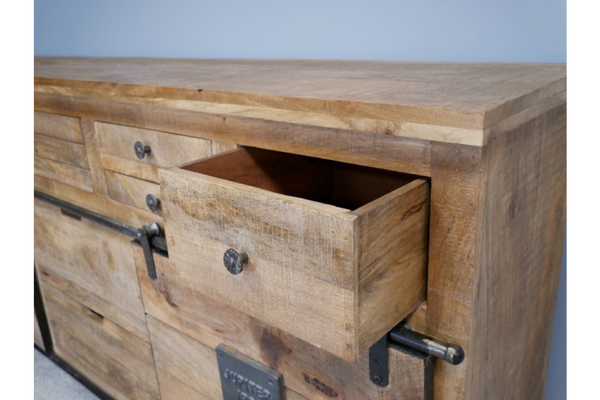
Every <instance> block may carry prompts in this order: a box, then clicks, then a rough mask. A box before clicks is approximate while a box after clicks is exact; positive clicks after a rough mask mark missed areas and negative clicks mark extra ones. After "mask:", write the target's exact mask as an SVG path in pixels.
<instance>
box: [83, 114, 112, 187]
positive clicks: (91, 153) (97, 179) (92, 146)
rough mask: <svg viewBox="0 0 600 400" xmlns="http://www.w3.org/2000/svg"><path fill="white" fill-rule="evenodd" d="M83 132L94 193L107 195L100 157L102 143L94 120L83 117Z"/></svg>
mask: <svg viewBox="0 0 600 400" xmlns="http://www.w3.org/2000/svg"><path fill="white" fill-rule="evenodd" d="M80 123H81V132H82V133H83V139H84V141H85V150H86V152H87V158H88V160H89V163H90V172H91V178H92V186H93V187H94V193H97V194H99V195H100V196H107V189H106V178H105V177H104V169H103V167H102V160H101V158H100V156H101V155H100V143H99V138H98V133H97V132H96V127H95V124H94V121H93V120H91V119H87V118H81V120H80Z"/></svg>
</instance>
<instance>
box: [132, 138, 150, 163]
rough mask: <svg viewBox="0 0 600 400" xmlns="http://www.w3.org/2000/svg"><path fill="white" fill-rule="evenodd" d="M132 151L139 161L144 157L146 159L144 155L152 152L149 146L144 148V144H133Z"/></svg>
mask: <svg viewBox="0 0 600 400" xmlns="http://www.w3.org/2000/svg"><path fill="white" fill-rule="evenodd" d="M133 149H134V150H135V155H136V156H137V158H139V159H140V160H142V159H143V158H144V157H146V154H149V153H150V152H151V151H152V149H151V148H150V146H144V143H142V142H135V144H134V145H133Z"/></svg>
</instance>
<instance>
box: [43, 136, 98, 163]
mask: <svg viewBox="0 0 600 400" xmlns="http://www.w3.org/2000/svg"><path fill="white" fill-rule="evenodd" d="M33 143H34V155H35V156H36V157H42V158H48V159H50V160H54V161H58V162H61V163H64V164H69V165H73V166H75V167H79V168H85V169H89V168H90V165H89V163H88V158H87V154H86V151H85V146H84V145H83V144H79V143H73V142H68V141H66V140H60V139H54V138H52V137H49V136H44V135H39V134H37V133H36V134H35V135H34V139H33Z"/></svg>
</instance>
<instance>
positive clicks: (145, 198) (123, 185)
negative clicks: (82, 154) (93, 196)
mask: <svg viewBox="0 0 600 400" xmlns="http://www.w3.org/2000/svg"><path fill="white" fill-rule="evenodd" d="M105 176H106V187H107V189H108V196H109V197H110V198H112V199H113V200H116V201H119V202H121V203H124V204H128V205H130V206H133V207H137V208H139V209H140V210H144V211H150V212H153V213H155V214H156V215H162V207H161V204H160V186H159V185H158V184H157V183H154V182H150V181H146V180H143V179H138V178H134V177H132V176H129V175H123V174H119V173H117V172H112V171H106V172H105Z"/></svg>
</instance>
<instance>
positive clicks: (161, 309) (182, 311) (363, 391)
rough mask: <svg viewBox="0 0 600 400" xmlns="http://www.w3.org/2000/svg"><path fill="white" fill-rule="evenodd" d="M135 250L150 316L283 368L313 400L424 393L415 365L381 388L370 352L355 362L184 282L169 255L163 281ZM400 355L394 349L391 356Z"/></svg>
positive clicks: (160, 264)
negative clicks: (373, 372)
mask: <svg viewBox="0 0 600 400" xmlns="http://www.w3.org/2000/svg"><path fill="white" fill-rule="evenodd" d="M134 253H135V259H136V265H137V268H138V276H139V281H140V286H141V288H142V294H143V297H144V305H145V307H146V311H147V313H148V314H149V315H151V316H152V317H154V318H156V319H157V320H160V321H161V322H163V323H164V324H166V325H168V326H171V327H173V328H175V329H176V330H177V331H179V332H181V333H183V334H185V335H187V336H189V337H190V338H191V339H193V340H195V341H198V342H200V343H203V344H204V345H206V346H208V347H210V348H212V349H214V348H215V347H216V346H217V345H219V344H220V343H223V344H225V345H227V346H230V347H232V348H235V349H237V350H238V351H240V352H242V353H243V354H245V355H246V356H248V357H251V358H253V359H255V360H257V361H258V362H260V363H262V364H264V365H266V366H268V367H270V368H273V369H276V370H278V371H279V372H281V373H282V374H283V375H284V383H285V385H286V387H288V388H289V389H291V390H293V391H294V392H296V393H298V394H300V395H302V396H304V397H306V398H308V399H315V400H330V399H331V398H340V399H355V400H362V399H376V400H384V399H385V400H391V399H394V400H397V399H403V398H408V399H413V398H415V396H417V395H418V394H419V393H422V392H423V382H417V383H415V382H416V381H415V379H410V380H409V381H408V383H407V382H405V381H404V378H403V376H404V374H412V373H413V372H411V371H415V373H417V374H420V373H421V372H419V371H418V370H417V369H415V366H414V365H410V366H406V367H403V368H402V369H400V368H396V367H395V366H394V365H393V364H391V369H390V371H391V374H392V375H391V377H390V379H391V380H390V382H391V383H390V385H389V386H388V387H386V388H381V387H379V386H376V385H374V384H373V383H372V382H371V380H370V379H369V362H368V357H367V356H366V355H363V356H361V357H360V358H359V359H358V360H357V361H356V362H355V363H349V362H346V361H344V360H342V359H341V358H339V357H336V356H334V355H332V354H330V353H329V352H326V351H324V350H322V349H319V348H316V347H314V346H311V345H309V344H308V343H306V342H304V341H302V340H300V339H298V338H296V337H294V336H292V335H289V334H287V333H285V332H283V331H280V330H278V329H275V328H273V327H271V326H269V325H266V324H264V323H262V322H260V321H258V320H256V319H254V318H251V317H249V316H248V315H246V314H243V313H241V312H239V311H237V310H235V309H233V308H231V307H228V306H226V305H224V304H223V303H222V302H219V301H215V300H213V299H211V298H210V297H208V296H205V295H202V294H201V293H199V292H198V291H195V290H193V289H191V288H188V287H186V286H184V285H181V284H180V283H179V282H178V281H177V279H176V274H177V269H176V267H174V266H173V265H172V264H171V262H170V261H169V259H167V258H164V257H160V256H157V257H155V262H156V268H157V273H158V280H157V281H152V280H151V279H150V278H149V277H148V273H147V271H146V264H145V261H144V256H143V253H142V251H141V249H135V252H134ZM396 353H397V352H395V351H392V350H390V360H393V358H394V357H395V356H397V354H396ZM186 373H188V374H189V372H186ZM411 376H412V375H411ZM413 385H414V386H413ZM403 396H404V397H403Z"/></svg>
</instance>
